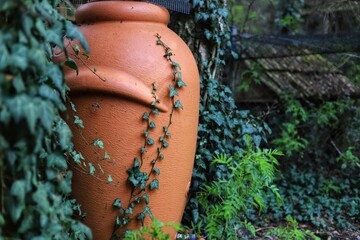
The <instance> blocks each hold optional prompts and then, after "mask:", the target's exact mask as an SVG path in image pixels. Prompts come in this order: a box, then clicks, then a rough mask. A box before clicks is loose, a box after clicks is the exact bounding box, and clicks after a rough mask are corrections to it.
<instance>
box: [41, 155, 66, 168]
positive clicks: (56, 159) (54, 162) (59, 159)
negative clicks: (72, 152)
mask: <svg viewBox="0 0 360 240" xmlns="http://www.w3.org/2000/svg"><path fill="white" fill-rule="evenodd" d="M46 160H47V163H46V165H47V166H48V167H56V168H60V169H66V168H67V163H66V161H65V158H64V157H63V155H59V154H55V153H52V154H50V155H49V156H48V157H47V159H46Z"/></svg>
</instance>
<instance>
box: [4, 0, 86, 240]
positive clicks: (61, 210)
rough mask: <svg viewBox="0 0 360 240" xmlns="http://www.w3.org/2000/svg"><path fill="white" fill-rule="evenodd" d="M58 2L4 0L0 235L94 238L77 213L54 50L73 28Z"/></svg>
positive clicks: (59, 67)
mask: <svg viewBox="0 0 360 240" xmlns="http://www.w3.org/2000/svg"><path fill="white" fill-rule="evenodd" d="M58 4H59V1H55V0H49V1H47V0H27V1H20V0H4V1H1V2H0V22H1V24H0V42H1V44H0V189H1V193H0V194H1V196H0V199H1V213H0V238H1V239H4V238H5V239H38V240H40V239H85V238H87V239H91V238H92V237H91V231H90V229H89V228H87V227H86V226H85V225H83V224H82V223H81V222H79V221H77V220H74V219H73V218H72V216H73V214H74V213H75V211H77V210H79V209H80V208H79V205H76V202H75V201H74V200H71V199H69V195H70V193H71V177H72V173H71V172H70V171H67V159H66V157H65V156H66V154H65V153H68V154H69V153H71V152H72V150H73V148H72V142H71V136H72V133H71V131H70V128H69V127H68V125H67V124H66V123H65V121H64V120H63V119H62V118H61V116H60V113H61V112H64V111H65V110H66V106H65V102H66V91H67V90H68V88H67V86H66V85H65V82H64V78H63V74H62V65H60V64H54V63H53V62H51V58H52V55H53V54H52V48H53V47H54V46H55V45H56V46H58V47H60V48H61V49H62V50H64V46H63V34H64V33H66V35H67V37H68V38H70V39H73V38H77V39H79V40H80V42H81V44H82V45H83V47H84V48H85V49H86V50H88V48H87V45H86V41H85V39H84V38H83V36H82V35H81V34H80V32H79V31H78V30H77V28H76V27H75V26H73V25H72V24H71V23H70V22H68V21H66V20H65V19H64V18H63V17H62V16H61V15H59V14H58V12H57V11H56V9H55V7H56V6H57V5H58Z"/></svg>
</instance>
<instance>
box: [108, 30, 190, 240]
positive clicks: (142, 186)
mask: <svg viewBox="0 0 360 240" xmlns="http://www.w3.org/2000/svg"><path fill="white" fill-rule="evenodd" d="M155 36H156V38H157V41H156V44H157V45H159V46H161V47H163V49H164V50H165V54H164V57H165V58H166V60H167V61H168V62H169V63H170V64H171V67H172V71H173V72H172V73H173V74H172V76H173V79H172V83H171V84H169V94H168V96H169V97H170V99H171V104H172V108H171V111H170V113H169V120H168V123H167V125H164V126H162V128H163V134H162V135H161V136H160V137H159V139H158V140H157V139H155V138H154V137H152V131H153V130H154V129H155V128H157V126H156V123H155V118H156V116H157V115H159V109H158V104H159V103H160V99H159V98H158V96H157V89H158V87H157V85H156V83H155V82H154V83H152V96H153V101H152V102H151V103H150V106H149V111H147V112H144V113H143V115H142V120H143V121H144V122H145V123H146V129H145V130H144V134H143V136H144V144H143V145H142V146H141V147H140V149H139V157H135V158H134V161H133V166H132V168H129V169H127V173H128V175H129V177H128V178H127V181H128V183H129V184H130V186H131V189H132V190H131V195H130V199H129V202H128V203H127V204H126V205H123V203H122V201H121V199H120V198H116V199H115V200H114V203H113V206H114V207H115V208H117V209H119V211H120V214H119V215H118V216H117V217H116V220H115V226H114V232H113V237H112V239H119V238H120V235H119V234H117V233H116V231H117V230H118V229H119V228H121V227H124V226H126V225H127V224H129V223H130V222H131V221H132V220H133V218H134V216H133V215H134V208H135V207H136V206H137V205H139V204H140V203H142V202H145V206H144V208H143V210H142V211H141V212H140V213H138V214H137V215H136V220H137V221H139V222H141V224H142V225H144V221H145V218H146V216H147V215H148V216H149V217H150V218H153V215H152V212H151V208H150V206H149V203H150V198H149V195H148V191H153V190H156V189H159V184H160V183H159V180H158V179H157V178H156V176H157V175H159V174H160V169H159V168H157V167H156V163H157V162H158V161H161V160H163V159H164V158H165V156H164V154H163V150H164V149H165V148H167V147H168V146H169V139H170V138H171V132H170V129H171V125H172V124H173V116H174V113H175V111H177V110H182V109H183V106H182V104H181V101H180V100H179V92H178V90H179V89H180V88H183V87H185V86H186V84H185V82H184V81H183V79H182V73H181V67H180V65H179V63H177V62H175V61H174V60H173V59H172V56H173V53H172V50H171V48H170V47H169V46H167V45H166V44H165V43H164V42H163V41H162V39H161V36H160V35H159V34H156V35H155ZM150 147H157V154H156V156H154V157H153V158H152V160H151V162H150V165H151V168H150V170H149V171H148V172H146V171H143V170H142V166H143V165H144V164H145V155H146V154H147V152H148V148H150ZM150 180H151V181H150ZM126 233H129V231H127V232H126Z"/></svg>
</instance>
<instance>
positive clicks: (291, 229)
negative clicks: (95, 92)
mask: <svg viewBox="0 0 360 240" xmlns="http://www.w3.org/2000/svg"><path fill="white" fill-rule="evenodd" d="M286 221H287V222H288V223H289V224H288V225H287V226H285V227H283V226H280V227H278V228H276V229H272V230H269V231H268V232H267V233H266V235H267V236H277V237H278V238H279V239H299V240H306V239H309V238H310V239H314V240H320V238H319V237H317V236H316V235H315V234H314V233H312V232H311V231H309V230H300V229H298V226H299V224H298V222H297V221H296V220H295V219H293V218H292V217H291V216H287V217H286Z"/></svg>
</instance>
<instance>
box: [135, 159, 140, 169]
mask: <svg viewBox="0 0 360 240" xmlns="http://www.w3.org/2000/svg"><path fill="white" fill-rule="evenodd" d="M133 167H134V168H138V167H140V161H139V159H138V158H134V165H133Z"/></svg>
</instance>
